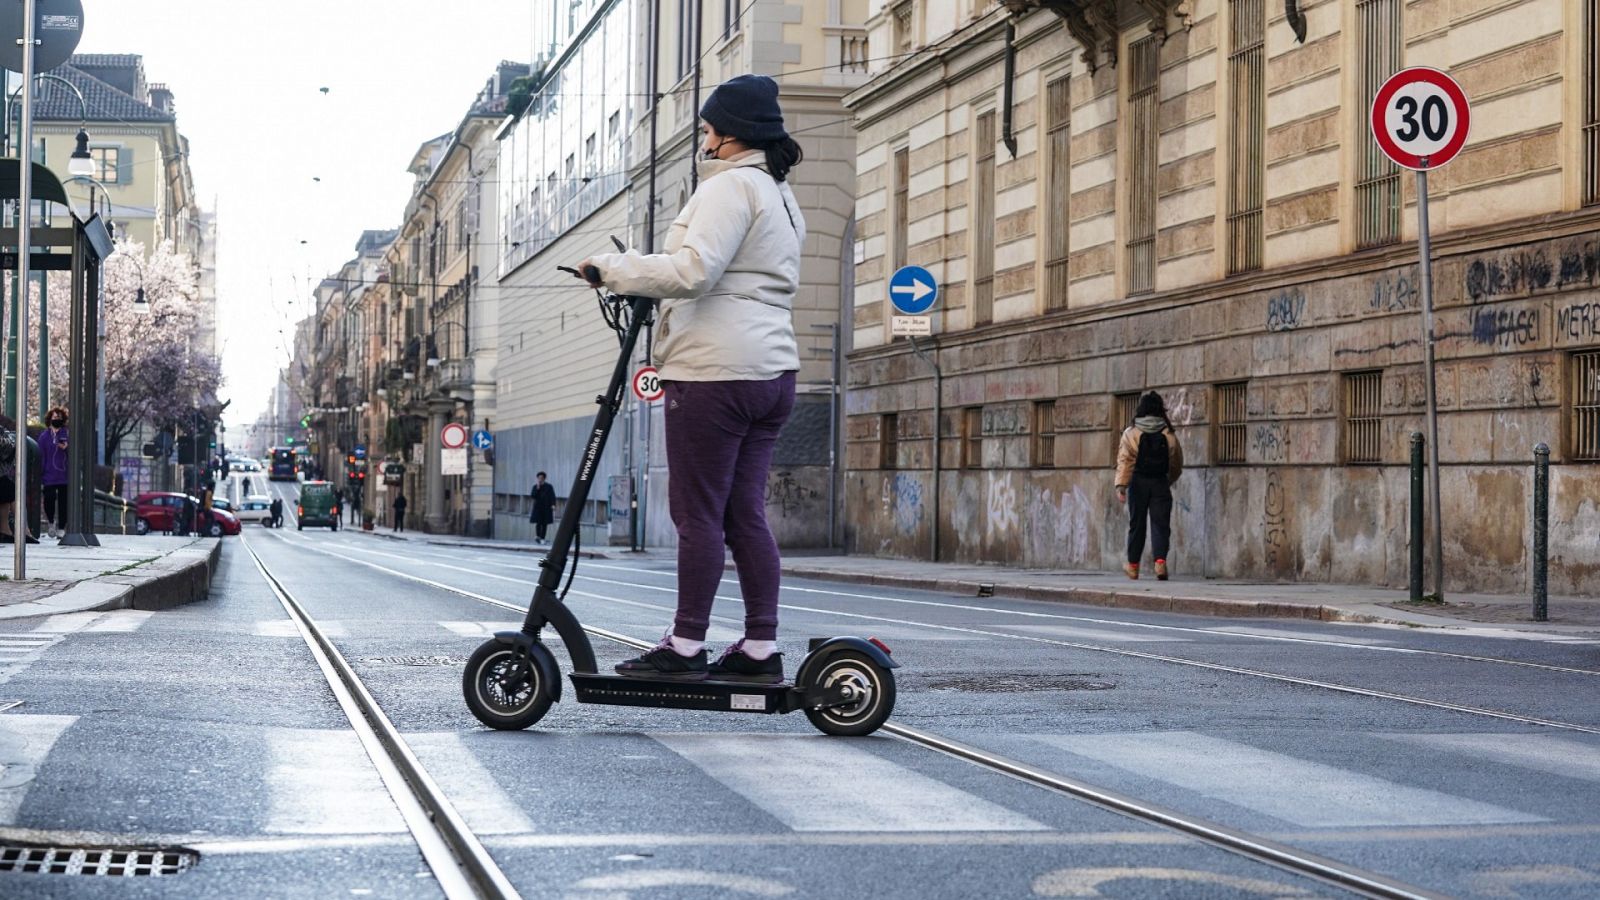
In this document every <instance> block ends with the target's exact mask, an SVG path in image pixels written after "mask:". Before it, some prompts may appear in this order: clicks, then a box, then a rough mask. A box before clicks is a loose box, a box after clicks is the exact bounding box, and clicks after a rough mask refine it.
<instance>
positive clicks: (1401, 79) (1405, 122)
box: [1372, 66, 1472, 169]
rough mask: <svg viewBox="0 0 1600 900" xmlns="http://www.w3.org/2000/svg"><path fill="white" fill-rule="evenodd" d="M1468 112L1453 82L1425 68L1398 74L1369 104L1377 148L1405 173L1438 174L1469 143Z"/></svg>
mask: <svg viewBox="0 0 1600 900" xmlns="http://www.w3.org/2000/svg"><path fill="white" fill-rule="evenodd" d="M1471 124H1472V110H1471V108H1470V107H1469V105H1468V103H1467V94H1466V92H1465V91H1463V90H1461V85H1459V84H1456V81H1455V79H1454V78H1451V77H1450V76H1449V75H1446V74H1445V73H1443V72H1441V71H1439V70H1438V69H1430V68H1427V67H1426V66H1413V67H1412V68H1409V69H1401V70H1400V71H1399V72H1396V73H1395V74H1394V75H1392V76H1390V78H1389V80H1388V81H1385V82H1384V83H1383V86H1382V87H1380V88H1378V93H1377V95H1376V96H1375V97H1374V98H1373V101H1372V136H1373V138H1374V139H1375V140H1376V141H1377V142H1378V148H1379V149H1381V150H1382V151H1383V152H1384V155H1385V156H1388V157H1389V158H1390V159H1392V160H1394V161H1395V163H1396V164H1397V165H1400V166H1403V167H1405V168H1407V169H1437V168H1439V167H1440V166H1442V165H1444V164H1445V163H1447V162H1449V161H1450V160H1452V159H1454V158H1455V155H1456V154H1457V153H1460V152H1461V147H1462V145H1464V144H1466V142H1467V131H1468V130H1469V127H1470V126H1471Z"/></svg>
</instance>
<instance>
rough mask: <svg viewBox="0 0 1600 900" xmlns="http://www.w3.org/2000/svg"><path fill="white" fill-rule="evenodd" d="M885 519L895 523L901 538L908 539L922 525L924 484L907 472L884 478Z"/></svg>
mask: <svg viewBox="0 0 1600 900" xmlns="http://www.w3.org/2000/svg"><path fill="white" fill-rule="evenodd" d="M882 499H883V517H884V520H885V521H889V522H893V523H894V528H895V531H896V532H897V533H898V534H899V535H900V536H901V537H908V536H910V535H912V534H913V533H915V532H916V530H917V528H918V526H920V525H921V524H922V509H923V498H922V482H921V481H920V480H919V479H918V478H917V477H916V476H915V475H911V474H908V473H905V472H896V473H895V474H894V475H892V476H889V475H885V476H884V478H883V492H882Z"/></svg>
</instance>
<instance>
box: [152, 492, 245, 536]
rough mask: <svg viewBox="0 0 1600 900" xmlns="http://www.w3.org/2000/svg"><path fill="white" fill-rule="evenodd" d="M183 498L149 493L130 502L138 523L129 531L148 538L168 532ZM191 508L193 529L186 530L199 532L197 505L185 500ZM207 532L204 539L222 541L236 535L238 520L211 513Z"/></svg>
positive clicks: (219, 511)
mask: <svg viewBox="0 0 1600 900" xmlns="http://www.w3.org/2000/svg"><path fill="white" fill-rule="evenodd" d="M184 499H185V496H184V495H183V494H179V493H176V492H173V491H150V492H148V493H144V494H140V495H139V496H137V497H134V498H133V503H134V506H135V507H137V509H136V514H137V515H138V517H139V518H138V519H137V520H136V521H135V522H134V525H133V530H134V531H135V532H137V533H139V534H149V533H150V532H152V531H171V530H172V523H173V522H174V521H176V520H177V517H178V516H180V515H181V514H182V509H183V501H184ZM187 499H188V500H189V502H190V503H193V504H194V510H195V514H194V525H193V527H191V528H190V529H189V530H190V531H194V532H197V533H198V532H200V530H201V520H202V518H203V517H202V516H201V515H200V501H199V500H197V499H196V498H194V497H188V498H187ZM211 518H212V521H211V529H210V532H209V533H208V534H207V535H206V536H207V537H222V536H223V535H225V534H238V533H239V519H238V518H237V517H236V516H234V514H233V513H231V512H228V511H227V510H223V509H212V510H211Z"/></svg>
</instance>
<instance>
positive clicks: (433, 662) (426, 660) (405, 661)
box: [366, 656, 467, 666]
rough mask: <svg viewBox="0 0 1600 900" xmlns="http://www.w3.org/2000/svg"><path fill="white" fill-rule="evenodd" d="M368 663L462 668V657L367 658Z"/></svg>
mask: <svg viewBox="0 0 1600 900" xmlns="http://www.w3.org/2000/svg"><path fill="white" fill-rule="evenodd" d="M366 661H367V662H369V663H386V664H388V665H391V666H464V665H466V664H467V660H466V657H463V656H369V657H367V659H366Z"/></svg>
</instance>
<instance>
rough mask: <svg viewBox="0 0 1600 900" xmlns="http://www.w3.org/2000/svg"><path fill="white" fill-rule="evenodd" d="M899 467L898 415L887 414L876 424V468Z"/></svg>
mask: <svg viewBox="0 0 1600 900" xmlns="http://www.w3.org/2000/svg"><path fill="white" fill-rule="evenodd" d="M899 467H900V414H899V413H889V414H888V415H886V416H884V417H883V418H882V419H881V420H880V421H879V422H878V468H880V469H898V468H899Z"/></svg>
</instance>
